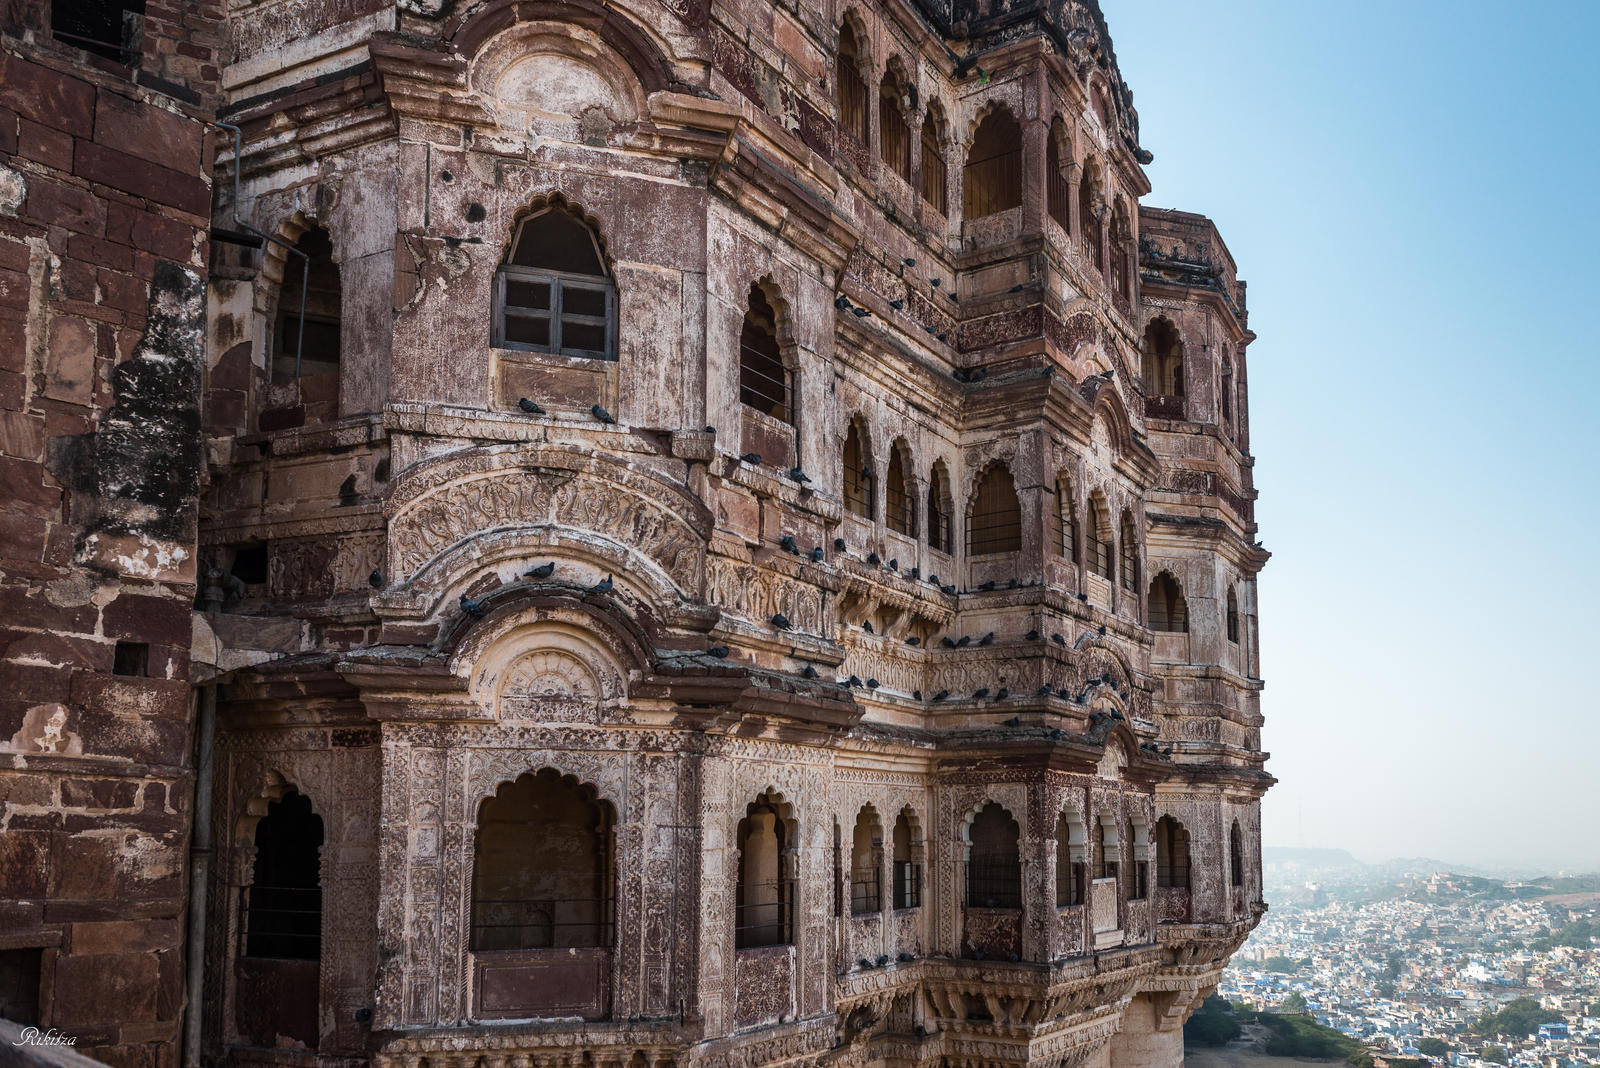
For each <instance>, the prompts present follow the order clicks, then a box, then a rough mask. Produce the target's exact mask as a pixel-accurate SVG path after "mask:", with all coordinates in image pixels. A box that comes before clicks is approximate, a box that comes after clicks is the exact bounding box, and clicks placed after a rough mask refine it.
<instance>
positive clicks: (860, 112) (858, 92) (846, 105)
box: [836, 13, 872, 144]
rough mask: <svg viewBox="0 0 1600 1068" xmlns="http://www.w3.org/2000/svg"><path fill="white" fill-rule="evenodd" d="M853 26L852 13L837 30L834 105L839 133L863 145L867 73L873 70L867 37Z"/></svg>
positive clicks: (854, 21) (865, 127) (865, 131)
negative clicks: (845, 134)
mask: <svg viewBox="0 0 1600 1068" xmlns="http://www.w3.org/2000/svg"><path fill="white" fill-rule="evenodd" d="M856 23H857V20H856V19H855V17H854V13H851V14H850V15H846V16H845V20H844V22H843V24H841V25H840V27H839V51H838V70H837V86H836V103H837V104H838V106H839V129H840V130H842V131H843V132H845V133H847V134H849V135H850V136H851V137H854V138H855V139H856V140H857V141H860V142H861V143H862V144H866V143H867V136H868V134H867V72H868V71H870V70H871V69H872V62H871V60H870V59H869V57H868V55H867V50H866V34H865V33H863V32H862V31H861V29H860V28H859V26H858V25H857V24H856Z"/></svg>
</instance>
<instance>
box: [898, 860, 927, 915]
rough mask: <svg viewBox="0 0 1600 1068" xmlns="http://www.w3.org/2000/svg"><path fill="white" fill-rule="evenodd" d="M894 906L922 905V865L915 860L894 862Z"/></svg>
mask: <svg viewBox="0 0 1600 1068" xmlns="http://www.w3.org/2000/svg"><path fill="white" fill-rule="evenodd" d="M894 907H895V908H897V909H918V908H921V907H922V865H921V864H918V863H917V862H916V861H913V860H897V861H895V862H894Z"/></svg>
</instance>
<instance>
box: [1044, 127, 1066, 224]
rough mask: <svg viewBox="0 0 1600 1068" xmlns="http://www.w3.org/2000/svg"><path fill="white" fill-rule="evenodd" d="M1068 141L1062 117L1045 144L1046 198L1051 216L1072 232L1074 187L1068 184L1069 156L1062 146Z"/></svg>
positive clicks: (1051, 130)
mask: <svg viewBox="0 0 1600 1068" xmlns="http://www.w3.org/2000/svg"><path fill="white" fill-rule="evenodd" d="M1066 143H1067V127H1066V124H1065V123H1063V122H1062V121H1061V120H1060V119H1056V120H1055V121H1054V122H1052V123H1051V124H1050V137H1049V139H1048V141H1047V142H1046V145H1045V158H1044V180H1045V199H1046V202H1047V206H1048V208H1049V211H1050V218H1052V219H1054V220H1055V221H1056V225H1058V226H1060V227H1061V229H1063V230H1065V231H1066V232H1067V233H1069V234H1070V233H1072V222H1071V213H1072V207H1071V202H1072V187H1071V186H1069V185H1068V184H1067V174H1066V166H1067V162H1068V160H1067V156H1066V154H1065V153H1063V151H1062V148H1063V146H1064V145H1065V144H1066Z"/></svg>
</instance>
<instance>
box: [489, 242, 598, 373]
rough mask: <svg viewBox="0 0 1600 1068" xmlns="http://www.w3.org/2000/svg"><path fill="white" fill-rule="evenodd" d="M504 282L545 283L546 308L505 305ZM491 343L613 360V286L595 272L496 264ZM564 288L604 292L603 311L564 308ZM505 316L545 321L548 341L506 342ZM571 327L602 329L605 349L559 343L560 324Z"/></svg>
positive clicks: (507, 346) (553, 353) (505, 346)
mask: <svg viewBox="0 0 1600 1068" xmlns="http://www.w3.org/2000/svg"><path fill="white" fill-rule="evenodd" d="M508 282H527V283H530V284H534V285H548V286H549V287H550V307H549V308H548V309H547V310H541V309H536V308H517V309H515V310H513V309H511V308H509V307H508V306H507V305H506V285H507V283H508ZM494 287H495V288H494V307H495V315H494V345H495V347H496V348H501V349H514V350H516V351H518V352H544V353H549V354H551V355H553V356H572V357H576V358H578V359H585V360H615V359H616V358H617V287H616V283H614V282H613V281H612V280H611V279H609V278H605V277H602V276H599V275H589V274H564V273H561V272H559V271H544V270H540V269H538V268H536V267H521V266H518V265H516V264H512V263H504V264H501V265H500V268H499V270H498V271H496V272H495V276H494ZM567 289H578V290H584V291H590V292H598V293H603V294H604V295H605V302H606V310H605V314H604V315H578V314H569V313H567V312H565V311H564V309H563V307H562V304H563V294H564V292H565V291H566V290H567ZM508 318H517V319H526V320H530V321H534V322H538V321H541V320H542V321H545V322H547V323H548V324H549V327H550V343H549V344H548V345H535V344H532V343H530V342H526V341H509V340H507V338H506V320H507V319H508ZM568 322H570V323H572V324H573V325H575V326H599V327H602V328H603V329H604V331H605V349H604V350H603V351H602V350H599V349H579V348H567V347H565V346H563V345H562V344H561V330H562V325H563V324H564V323H568Z"/></svg>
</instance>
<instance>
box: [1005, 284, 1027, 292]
mask: <svg viewBox="0 0 1600 1068" xmlns="http://www.w3.org/2000/svg"><path fill="white" fill-rule="evenodd" d="M1027 288H1028V287H1027V286H1025V285H1023V284H1022V283H1021V282H1018V283H1017V284H1016V285H1014V286H1012V287H1011V288H1010V289H1008V290H1006V292H1007V293H1021V292H1022V291H1023V290H1024V289H1027Z"/></svg>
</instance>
